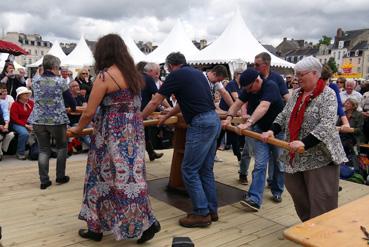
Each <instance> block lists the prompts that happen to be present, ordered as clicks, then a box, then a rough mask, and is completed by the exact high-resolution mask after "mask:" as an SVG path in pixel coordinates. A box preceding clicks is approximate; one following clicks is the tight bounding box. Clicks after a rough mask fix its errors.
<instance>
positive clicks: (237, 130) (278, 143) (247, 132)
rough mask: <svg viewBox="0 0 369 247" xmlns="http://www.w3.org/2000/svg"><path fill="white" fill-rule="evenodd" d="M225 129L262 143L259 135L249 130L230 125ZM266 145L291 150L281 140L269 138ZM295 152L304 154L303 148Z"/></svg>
mask: <svg viewBox="0 0 369 247" xmlns="http://www.w3.org/2000/svg"><path fill="white" fill-rule="evenodd" d="M225 129H226V130H229V131H232V132H234V133H236V134H238V135H243V136H247V137H251V138H253V139H257V140H259V141H263V139H262V138H261V134H260V133H257V132H254V131H251V130H244V129H240V128H237V127H235V126H232V125H227V126H226V127H225ZM267 143H269V144H272V145H274V146H277V147H280V148H284V149H287V150H289V151H291V148H290V146H289V143H288V142H286V141H282V140H279V139H277V138H272V137H269V138H268V139H267ZM297 152H298V153H303V152H304V148H303V147H301V148H299V149H298V150H297Z"/></svg>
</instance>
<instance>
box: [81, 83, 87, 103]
mask: <svg viewBox="0 0 369 247" xmlns="http://www.w3.org/2000/svg"><path fill="white" fill-rule="evenodd" d="M87 89H88V87H87V86H86V85H79V95H80V96H81V97H82V98H84V100H85V102H87V101H88V98H87V91H88V90H87Z"/></svg>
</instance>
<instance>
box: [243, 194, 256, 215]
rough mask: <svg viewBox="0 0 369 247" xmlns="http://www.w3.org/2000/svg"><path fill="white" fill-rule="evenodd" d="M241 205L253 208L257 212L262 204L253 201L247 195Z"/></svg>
mask: <svg viewBox="0 0 369 247" xmlns="http://www.w3.org/2000/svg"><path fill="white" fill-rule="evenodd" d="M240 203H241V205H242V206H244V207H247V208H250V209H252V210H253V211H255V212H257V211H259V209H260V206H259V205H258V204H256V203H255V202H253V201H251V200H250V199H249V198H247V197H245V198H244V199H242V200H241V201H240Z"/></svg>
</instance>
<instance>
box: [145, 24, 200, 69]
mask: <svg viewBox="0 0 369 247" xmlns="http://www.w3.org/2000/svg"><path fill="white" fill-rule="evenodd" d="M178 51H179V52H181V53H182V54H183V55H184V56H185V57H186V58H187V57H193V56H196V54H198V52H199V50H198V49H197V48H196V46H195V45H194V44H193V43H192V41H191V40H190V39H189V38H188V36H187V34H186V32H185V30H184V27H183V24H182V22H181V21H180V20H177V23H176V25H175V26H174V27H173V29H172V30H171V31H170V33H169V34H168V36H167V38H166V39H165V40H164V41H163V43H161V44H160V45H159V47H158V48H156V49H155V50H154V51H153V52H151V53H150V54H148V55H147V61H150V62H155V63H164V62H165V58H166V57H167V56H168V54H170V53H171V52H178Z"/></svg>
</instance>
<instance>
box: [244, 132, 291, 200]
mask: <svg viewBox="0 0 369 247" xmlns="http://www.w3.org/2000/svg"><path fill="white" fill-rule="evenodd" d="M253 130H254V131H256V132H258V133H261V132H262V131H261V129H260V128H258V126H255V127H254V129H253ZM283 137H284V133H279V134H278V135H276V138H277V139H280V140H282V139H283ZM254 143H255V146H254V147H255V166H254V170H253V171H252V182H251V185H250V188H249V191H248V197H249V199H250V200H251V201H253V202H254V203H256V204H258V205H259V206H260V205H261V204H262V202H263V193H264V187H265V177H266V169H267V165H268V162H269V163H272V165H273V168H274V172H273V181H272V184H271V191H272V194H273V195H274V196H281V195H282V192H283V189H284V172H283V171H284V169H283V163H282V162H281V161H279V157H280V155H281V154H282V150H281V149H280V148H278V147H276V146H273V145H271V144H267V143H264V142H261V141H255V142H254Z"/></svg>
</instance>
